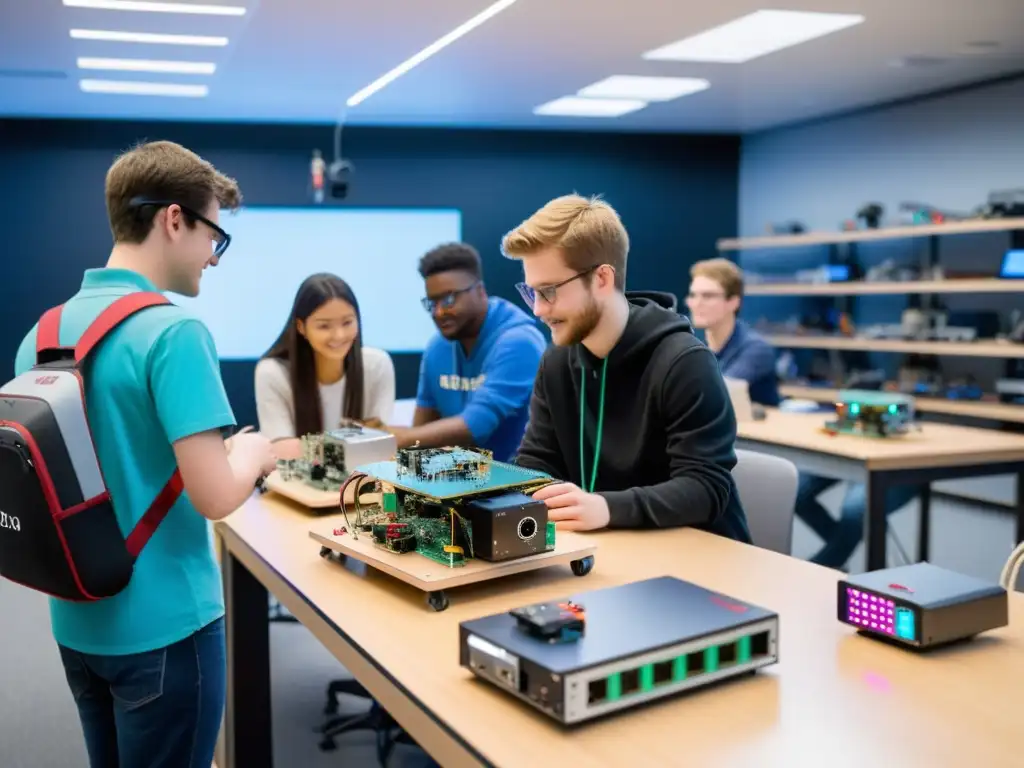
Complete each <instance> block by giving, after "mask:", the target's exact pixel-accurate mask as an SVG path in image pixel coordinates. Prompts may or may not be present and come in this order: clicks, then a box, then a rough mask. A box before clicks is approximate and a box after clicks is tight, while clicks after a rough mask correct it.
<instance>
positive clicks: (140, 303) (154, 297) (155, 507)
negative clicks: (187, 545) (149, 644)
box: [75, 291, 184, 558]
mask: <svg viewBox="0 0 1024 768" xmlns="http://www.w3.org/2000/svg"><path fill="white" fill-rule="evenodd" d="M170 303H171V302H170V300H168V298H167V297H166V296H164V295H163V294H162V293H156V292H153V291H136V292H134V293H129V294H127V295H125V296H122V297H121V298H119V299H117V300H116V301H114V302H112V303H111V304H110V306H108V307H107V308H106V309H104V310H103V311H102V312H100V314H99V316H98V317H97V318H96V319H95V320H93V321H92V324H91V325H90V326H89V327H88V328H86V329H85V333H83V334H82V336H81V338H79V340H78V343H77V344H76V345H75V362H76V363H81V362H82V361H83V360H85V358H86V357H88V356H89V353H90V352H92V350H93V349H95V348H96V345H97V344H99V343H100V342H101V341H102V340H103V338H104V337H105V336H106V335H107V334H108V333H110V332H111V331H113V330H114V329H115V328H116V327H117V326H118V325H120V324H121V323H122V322H124V321H125V320H126V319H128V318H129V317H131V316H132V315H134V314H135V313H136V312H139V311H140V310H143V309H146V308H147V307H156V306H160V305H162V304H170ZM183 490H184V483H183V481H182V478H181V472H180V470H178V468H177V467H175V469H174V472H173V473H172V474H171V477H170V479H169V480H168V481H167V484H166V485H165V486H164V487H163V489H161V491H160V493H159V494H157V497H156V498H155V499H153V503H152V504H150V505H149V508H148V509H147V510H146V512H145V514H143V515H142V517H141V518H140V519H139V521H138V522H137V523H136V524H135V527H134V528H132V531H131V533H130V534H129V535H128V537H127V539H126V541H125V545H126V547H127V549H128V553H129V554H130V555H131V556H132V557H133V558H137V557H138V556H139V553H140V552H141V551H142V549H143V547H145V546H146V544H147V542H148V541H149V539H150V537H151V536H152V535H153V534H154V533H155V532H156V529H157V527H158V526H159V525H160V523H161V522H163V519H164V518H165V517H167V513H168V512H170V511H171V507H173V506H174V504H175V502H177V500H178V497H179V496H181V494H182V491H183Z"/></svg>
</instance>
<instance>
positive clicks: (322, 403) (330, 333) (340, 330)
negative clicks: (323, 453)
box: [256, 273, 395, 458]
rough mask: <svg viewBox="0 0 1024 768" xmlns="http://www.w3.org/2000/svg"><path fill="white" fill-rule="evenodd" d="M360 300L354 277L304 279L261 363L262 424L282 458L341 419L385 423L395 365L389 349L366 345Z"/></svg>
mask: <svg viewBox="0 0 1024 768" xmlns="http://www.w3.org/2000/svg"><path fill="white" fill-rule="evenodd" d="M360 324H361V318H360V315H359V303H358V302H357V301H356V297H355V294H354V293H353V292H352V289H351V288H350V287H349V285H348V283H346V282H345V281H344V280H342V279H341V278H340V277H337V276H336V275H331V274H327V273H321V274H316V275H312V276H310V277H308V278H306V279H305V280H304V281H303V283H302V285H300V286H299V290H298V292H297V293H296V294H295V301H294V303H293V304H292V311H291V315H290V316H289V318H288V322H287V323H286V324H285V327H284V330H283V331H281V335H280V336H279V337H278V339H277V341H275V342H274V344H273V346H272V347H271V348H270V349H269V350H268V351H267V352H266V354H265V355H264V356H263V358H262V359H261V360H260V362H259V363H257V365H256V411H257V416H258V418H259V429H260V432H261V433H262V434H264V435H266V436H267V437H269V438H270V439H271V440H274V441H275V448H276V449H277V453H278V455H279V456H280V457H282V458H288V457H293V456H296V455H297V452H298V446H299V438H301V437H302V436H303V435H308V434H315V433H319V432H325V431H327V430H330V429H334V428H336V427H337V426H338V425H339V424H340V423H341V422H342V421H343V420H348V419H351V420H355V421H359V422H362V423H367V424H372V425H379V424H387V423H388V421H389V420H390V418H391V414H392V411H393V409H394V405H395V367H394V364H393V363H392V361H391V357H390V355H388V353H387V352H385V351H383V350H380V349H374V348H372V347H364V346H363V342H362V329H361V325H360Z"/></svg>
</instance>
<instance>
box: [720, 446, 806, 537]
mask: <svg viewBox="0 0 1024 768" xmlns="http://www.w3.org/2000/svg"><path fill="white" fill-rule="evenodd" d="M736 459H737V461H736V466H735V467H733V470H732V476H733V479H734V480H735V481H736V487H737V489H738V490H739V495H740V503H741V504H742V505H743V509H744V511H745V512H746V513H747V524H748V525H749V526H750V536H751V538H753V540H754V544H755V545H756V546H758V547H763V548H764V549H770V550H772V551H774V552H780V553H782V554H783V555H788V554H791V552H792V547H793V515H794V508H795V505H796V493H797V485H798V472H797V468H796V465H795V464H793V462H791V461H789V460H788V459H782V458H779V457H778V456H772V455H771V454H767V453H758V452H757V451H747V450H743V449H740V448H738V449H736Z"/></svg>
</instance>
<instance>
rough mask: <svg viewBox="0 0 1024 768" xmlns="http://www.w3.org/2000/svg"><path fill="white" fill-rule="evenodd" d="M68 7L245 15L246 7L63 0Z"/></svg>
mask: <svg viewBox="0 0 1024 768" xmlns="http://www.w3.org/2000/svg"><path fill="white" fill-rule="evenodd" d="M63 2H64V5H65V6H66V7H68V8H90V9H93V10H100V11H140V12H144V13H192V14H200V15H204V16H244V15H245V8H244V7H242V6H237V5H207V4H199V3H195V4H193V3H159V2H149V1H148V0H63Z"/></svg>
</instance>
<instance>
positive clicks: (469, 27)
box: [345, 0, 516, 107]
mask: <svg viewBox="0 0 1024 768" xmlns="http://www.w3.org/2000/svg"><path fill="white" fill-rule="evenodd" d="M514 2H516V0H498V2H496V3H493V4H492V5H489V6H488V7H487V8H484V9H483V10H482V11H480V13H478V14H477V15H476V16H474V17H473V18H471V19H470V20H469V21H467V22H464V23H462V24H460V25H459V26H457V27H456V28H455V29H453V30H452V31H451V32H449V33H448V34H447V35H445V36H444V37H440V38H438V39H437V40H435V41H434V42H432V43H431V44H430V45H428V46H427V47H426V48H424V49H423V50H422V51H420V52H419V53H416V54H414V55H412V56H410V57H409V58H408V59H406V60H405V61H403V62H402V63H401V64H399V65H398V66H397V67H395V68H394V69H392V70H391V71H390V72H386V73H385V74H383V75H381V76H380V77H378V78H377V79H376V80H374V81H373V82H372V83H370V84H369V85H368V86H366V87H365V88H363V89H362V90H361V91H358V92H357V93H354V94H353V95H352V96H349V98H348V101H346V102H345V106H348V107H354V106H356V105H357V104H361V103H362V102H364V101H366V100H367V99H368V98H369V97H370V96H372V95H373V94H375V93H376V92H377V91H379V90H380V89H381V88H383V87H384V86H386V85H387V84H388V83H391V82H394V81H395V80H397V79H398V78H400V77H401V76H402V75H404V74H405V73H406V72H408V71H409V70H410V69H412V68H413V67H415V66H416V65H417V64H422V63H423V62H424V61H426V60H427V59H429V58H430V57H431V56H433V55H434V54H435V53H437V52H438V51H440V50H441V49H442V48H445V47H447V46H449V45H451V44H452V43H454V42H455V41H456V40H458V39H459V38H460V37H462V36H463V35H465V34H467V33H468V32H471V31H473V30H474V29H476V28H477V27H479V26H480V25H481V24H483V23H484V22H485V21H487V20H488V19H490V18H491V17H493V16H497V15H498V14H499V13H501V12H502V11H504V10H505V9H506V8H508V7H509V6H510V5H512V4H513V3H514Z"/></svg>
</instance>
